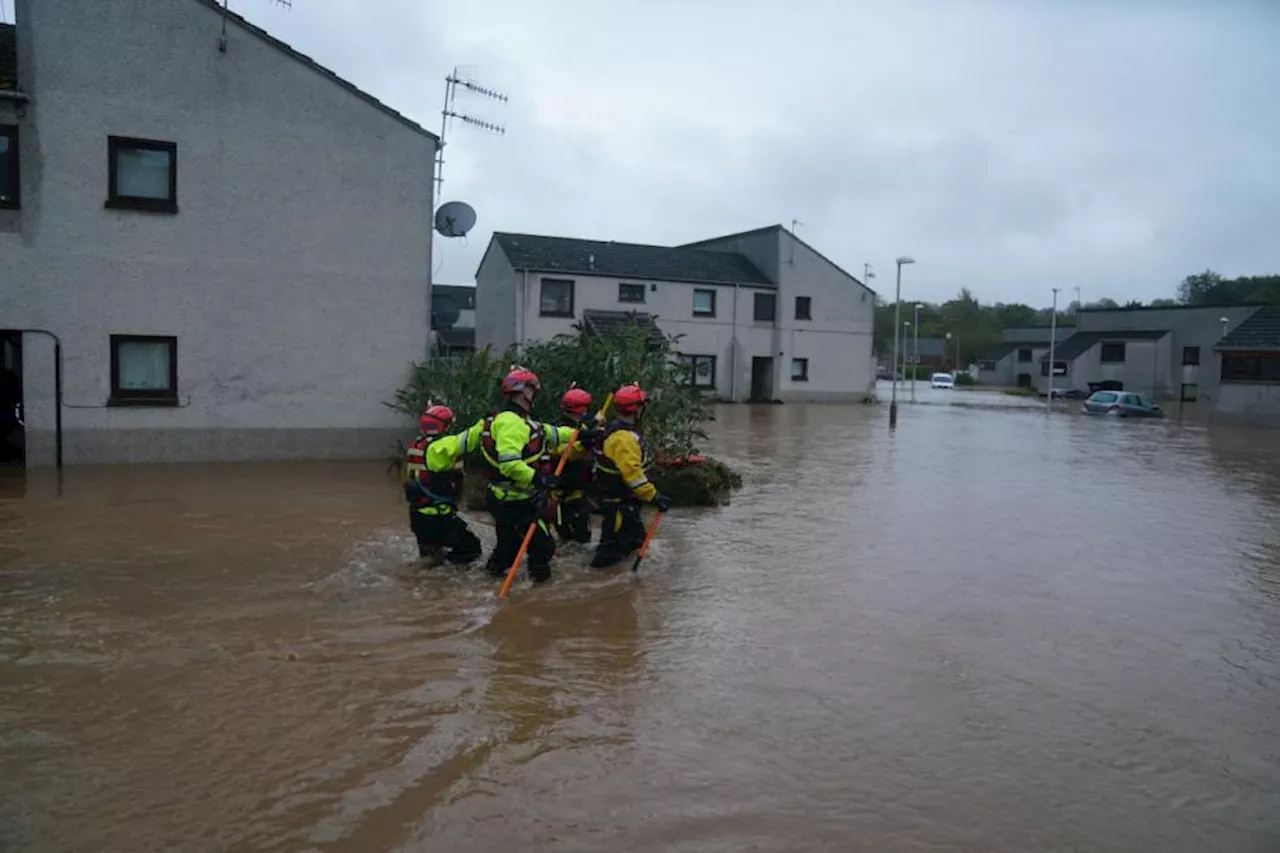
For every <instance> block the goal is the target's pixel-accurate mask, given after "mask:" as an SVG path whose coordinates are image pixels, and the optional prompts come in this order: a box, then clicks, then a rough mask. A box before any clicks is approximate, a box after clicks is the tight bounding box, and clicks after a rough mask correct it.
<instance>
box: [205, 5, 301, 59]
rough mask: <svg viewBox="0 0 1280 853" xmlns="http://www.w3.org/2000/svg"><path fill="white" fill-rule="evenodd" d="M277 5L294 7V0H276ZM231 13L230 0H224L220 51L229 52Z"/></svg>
mask: <svg viewBox="0 0 1280 853" xmlns="http://www.w3.org/2000/svg"><path fill="white" fill-rule="evenodd" d="M274 2H275V4H276V5H277V6H283V7H285V8H286V9H292V8H293V0H274ZM230 14H231V9H230V0H222V34H221V35H219V36H218V52H219V53H226V52H227V16H228V15H230Z"/></svg>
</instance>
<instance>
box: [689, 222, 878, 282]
mask: <svg viewBox="0 0 1280 853" xmlns="http://www.w3.org/2000/svg"><path fill="white" fill-rule="evenodd" d="M769 231H777V232H780V233H782V234H786V235H787V236H788V237H790V238H791V239H792V240H795V241H796V242H797V243H799V244H800V245H801V246H804V247H805V248H806V249H808V250H809V251H810V252H813V253H814V254H815V255H817V256H818V257H819V258H822V260H824V261H826V262H827V263H828V264H830V265H831V266H833V267H835V269H836V270H837V271H839V272H840V273H841V274H842V275H846V276H848V277H849V278H851V279H853V280H854V281H855V282H857V283H858V284H860V285H861V286H862V287H864V288H866V289H867V290H868V291H870V292H871V293H875V290H873V289H872V288H871V286H870V285H869V284H867V283H866V282H865V281H863V280H862V279H860V278H858V277H857V276H855V275H853V274H852V273H850V272H849V271H848V270H846V269H845V268H844V267H842V266H840V265H839V264H837V263H836V262H835V261H833V260H831V259H830V258H828V257H827V256H826V255H824V254H822V253H821V252H819V251H818V250H817V249H815V248H813V246H810V245H809V244H808V243H806V242H805V241H804V240H801V239H800V238H799V237H797V236H796V235H795V233H794V232H792V231H789V230H788V229H786V228H784V227H783V226H782V225H780V224H779V225H766V226H764V227H763V228H753V229H751V230H750V231H739V232H737V233H736V234H725V235H724V236H723V237H710V238H708V239H706V240H699V241H697V242H696V243H683V244H681V246H680V248H682V249H698V248H701V247H703V246H706V245H708V244H710V243H722V242H724V241H725V240H736V239H738V238H739V237H754V236H755V235H757V234H764V233H766V232H769Z"/></svg>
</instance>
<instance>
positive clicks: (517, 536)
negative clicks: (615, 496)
mask: <svg viewBox="0 0 1280 853" xmlns="http://www.w3.org/2000/svg"><path fill="white" fill-rule="evenodd" d="M540 390H541V385H540V383H539V382H538V376H537V374H535V373H534V372H533V371H531V370H526V369H525V368H523V367H518V366H516V367H512V369H511V372H510V373H508V374H507V375H506V376H505V377H504V378H503V380H502V395H503V396H504V397H505V398H506V401H507V402H506V406H505V408H503V410H502V411H500V412H498V413H497V414H496V415H491V416H490V417H487V418H485V419H484V420H482V421H481V422H480V423H479V424H477V426H479V427H480V429H479V434H478V435H479V438H478V441H479V446H480V452H481V454H482V455H483V456H484V459H485V461H486V462H488V463H489V466H490V470H489V476H490V481H489V489H488V492H487V494H486V495H485V505H486V507H487V508H488V510H489V514H490V515H492V516H493V525H494V528H495V529H496V531H497V537H498V541H497V544H496V545H494V548H493V551H492V553H490V555H489V562H488V569H489V572H490V573H492V574H493V575H495V576H497V577H502V576H504V575H506V573H507V571H508V570H509V569H510V568H511V564H512V563H513V562H514V561H515V557H516V554H517V553H518V552H519V550H520V543H521V542H522V541H524V536H525V532H526V531H527V530H528V529H529V525H530V524H534V525H535V526H534V532H533V538H532V539H531V540H530V542H529V551H528V556H529V577H531V578H532V579H533V581H534V583H542V582H544V581H547V580H550V578H551V558H552V557H554V556H555V553H556V541H555V538H554V537H553V536H552V535H551V531H550V526H549V525H548V523H547V521H546V519H545V518H542V515H543V512H544V509H545V508H546V505H547V492H548V491H550V490H551V489H553V488H555V487H556V477H555V475H554V474H553V473H551V472H549V471H548V470H546V468H545V467H543V466H541V465H539V460H540V459H541V458H542V456H543V453H544V451H555V450H557V449H559V448H560V447H563V446H564V445H567V444H568V443H569V439H570V438H571V437H572V436H573V427H567V426H561V427H556V426H552V425H551V424H544V423H539V422H537V421H535V420H533V418H532V417H530V412H531V411H532V410H533V401H534V399H535V398H536V397H537V394H538V392H539V391H540ZM472 432H476V430H475V427H473V428H472V429H471V430H470V431H469V434H470V433H472ZM474 443H475V439H468V445H471V444H474ZM468 449H470V446H468Z"/></svg>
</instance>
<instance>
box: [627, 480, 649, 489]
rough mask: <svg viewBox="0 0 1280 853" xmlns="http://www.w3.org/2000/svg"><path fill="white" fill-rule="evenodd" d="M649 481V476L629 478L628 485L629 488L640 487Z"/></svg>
mask: <svg viewBox="0 0 1280 853" xmlns="http://www.w3.org/2000/svg"><path fill="white" fill-rule="evenodd" d="M647 482H649V478H648V477H641V478H640V479H638V480H627V481H626V485H627V488H631V489H638V488H640V487H641V486H643V485H644V484H645V483H647Z"/></svg>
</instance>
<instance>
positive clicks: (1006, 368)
mask: <svg viewBox="0 0 1280 853" xmlns="http://www.w3.org/2000/svg"><path fill="white" fill-rule="evenodd" d="M1051 331H1052V329H1051V327H1049V326H1021V327H1010V328H1008V329H1005V330H1004V332H1003V337H1004V340H1002V341H1001V342H1000V343H998V344H996V345H995V346H993V347H992V348H991V349H989V350H987V351H986V352H985V353H983V355H982V358H980V359H979V360H978V381H979V382H981V383H983V384H984V385H999V386H1005V387H1018V388H1031V387H1033V386H1034V385H1035V374H1036V373H1037V371H1038V370H1039V369H1040V362H1039V359H1040V358H1041V356H1045V355H1048V353H1049V337H1050V332H1051ZM1074 331H1075V330H1074V329H1072V328H1070V327H1062V326H1059V327H1058V328H1057V340H1058V341H1059V342H1062V341H1064V340H1066V339H1067V337H1068V336H1070V335H1071V334H1072V332H1074Z"/></svg>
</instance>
